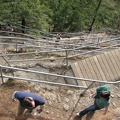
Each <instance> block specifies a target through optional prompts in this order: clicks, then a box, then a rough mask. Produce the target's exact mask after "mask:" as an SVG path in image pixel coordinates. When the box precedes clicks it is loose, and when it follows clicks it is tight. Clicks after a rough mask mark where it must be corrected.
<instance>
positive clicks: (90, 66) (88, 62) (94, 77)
mask: <svg viewBox="0 0 120 120" xmlns="http://www.w3.org/2000/svg"><path fill="white" fill-rule="evenodd" d="M90 58H91V57H90ZM90 58H88V59H87V65H88V66H89V70H90V72H91V76H92V79H94V80H96V79H98V78H97V76H96V74H95V71H94V68H93V66H92V64H91V60H90ZM94 86H95V87H96V83H94Z"/></svg>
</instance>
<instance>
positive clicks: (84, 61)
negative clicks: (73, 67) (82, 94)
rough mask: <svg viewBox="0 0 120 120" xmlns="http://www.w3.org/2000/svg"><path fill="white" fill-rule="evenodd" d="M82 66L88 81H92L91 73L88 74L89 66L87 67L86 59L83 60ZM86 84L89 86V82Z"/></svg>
mask: <svg viewBox="0 0 120 120" xmlns="http://www.w3.org/2000/svg"><path fill="white" fill-rule="evenodd" d="M83 66H84V68H85V71H86V74H87V77H88V79H93V77H92V75H91V72H90V69H89V66H88V62H87V59H85V60H83ZM86 83H87V85H88V86H89V85H90V84H91V82H89V81H86Z"/></svg>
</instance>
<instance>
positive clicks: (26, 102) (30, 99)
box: [12, 91, 45, 120]
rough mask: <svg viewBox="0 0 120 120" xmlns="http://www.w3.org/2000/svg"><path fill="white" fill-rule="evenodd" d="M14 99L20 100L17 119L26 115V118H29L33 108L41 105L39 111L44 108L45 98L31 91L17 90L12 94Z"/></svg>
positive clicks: (25, 119)
mask: <svg viewBox="0 0 120 120" xmlns="http://www.w3.org/2000/svg"><path fill="white" fill-rule="evenodd" d="M12 99H13V101H17V100H18V101H19V105H18V111H17V114H16V117H15V120H19V118H20V117H22V116H24V120H27V119H28V118H29V117H30V115H31V113H32V111H33V109H35V108H36V107H37V106H40V107H39V109H37V111H38V113H41V112H42V111H43V108H44V104H45V100H43V98H42V97H41V96H40V95H37V94H35V93H31V92H27V91H25V92H21V91H15V92H14V93H13V95H12Z"/></svg>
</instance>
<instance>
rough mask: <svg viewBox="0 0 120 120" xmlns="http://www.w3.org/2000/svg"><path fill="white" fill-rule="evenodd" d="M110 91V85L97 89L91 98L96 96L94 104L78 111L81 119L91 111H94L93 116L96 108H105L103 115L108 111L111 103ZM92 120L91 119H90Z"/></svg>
mask: <svg viewBox="0 0 120 120" xmlns="http://www.w3.org/2000/svg"><path fill="white" fill-rule="evenodd" d="M110 93H111V90H110V88H109V87H108V86H101V87H99V88H97V89H96V92H95V93H93V94H91V95H90V98H94V99H95V100H94V104H93V105H91V106H89V107H87V108H85V109H84V110H82V111H81V112H79V113H77V116H79V118H80V119H79V120H82V117H83V116H84V115H86V114H87V113H89V112H92V116H93V114H94V112H95V111H96V110H100V109H103V108H105V110H104V112H103V115H105V114H106V113H107V111H108V106H109V104H110ZM89 120H90V119H89Z"/></svg>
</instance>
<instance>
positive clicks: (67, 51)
mask: <svg viewBox="0 0 120 120" xmlns="http://www.w3.org/2000/svg"><path fill="white" fill-rule="evenodd" d="M65 52H66V65H67V67H68V51H67V50H65Z"/></svg>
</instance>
